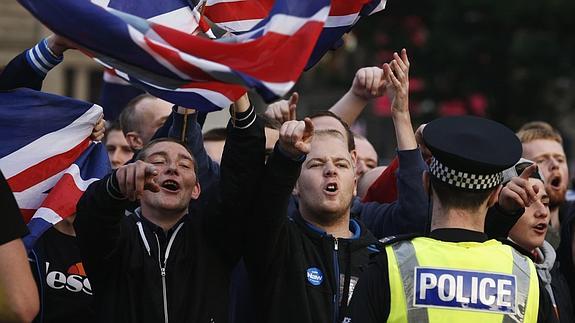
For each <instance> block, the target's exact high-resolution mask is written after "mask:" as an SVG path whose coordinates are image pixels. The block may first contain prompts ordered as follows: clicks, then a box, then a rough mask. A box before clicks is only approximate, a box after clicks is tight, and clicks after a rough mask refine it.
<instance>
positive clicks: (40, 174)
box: [0, 89, 110, 248]
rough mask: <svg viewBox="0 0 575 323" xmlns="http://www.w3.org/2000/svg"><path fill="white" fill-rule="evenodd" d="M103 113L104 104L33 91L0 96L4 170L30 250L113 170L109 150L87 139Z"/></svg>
mask: <svg viewBox="0 0 575 323" xmlns="http://www.w3.org/2000/svg"><path fill="white" fill-rule="evenodd" d="M101 113H102V108H101V107H100V106H97V105H94V104H91V103H87V102H83V101H78V100H74V99H70V98H66V97H61V96H57V95H53V94H47V93H42V92H37V91H33V90H30V89H18V90H13V91H8V92H0V169H1V170H2V173H4V176H5V177H6V179H7V180H8V184H9V185H10V188H11V189H12V191H13V192H14V196H15V197H16V201H17V202H18V206H19V207H20V211H21V212H22V215H23V216H24V219H25V221H26V222H27V223H28V228H29V229H30V234H29V235H28V236H26V237H25V238H24V243H25V244H26V247H27V248H31V247H33V245H34V243H35V241H36V239H37V238H38V237H40V236H41V235H42V233H44V232H45V231H46V230H47V229H48V228H50V227H51V226H52V225H54V224H56V223H58V222H59V221H61V220H62V219H64V218H66V217H68V216H70V215H73V214H75V213H76V203H77V202H78V199H79V198H80V196H81V195H82V193H83V192H84V191H85V190H86V188H87V187H88V185H89V184H90V183H92V182H94V181H96V180H98V179H100V178H102V177H104V175H106V174H108V173H109V172H110V162H109V160H108V155H107V153H106V150H105V148H104V147H103V145H102V144H101V143H93V142H91V141H90V139H89V136H90V134H91V132H92V129H93V127H94V125H95V124H96V122H97V120H98V118H99V117H100V115H101Z"/></svg>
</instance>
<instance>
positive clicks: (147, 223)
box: [134, 207, 188, 239]
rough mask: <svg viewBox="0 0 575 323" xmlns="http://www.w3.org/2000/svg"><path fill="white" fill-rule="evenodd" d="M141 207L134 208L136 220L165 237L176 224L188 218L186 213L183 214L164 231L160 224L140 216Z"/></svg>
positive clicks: (173, 229) (174, 228)
mask: <svg viewBox="0 0 575 323" xmlns="http://www.w3.org/2000/svg"><path fill="white" fill-rule="evenodd" d="M141 212H142V211H141V209H140V208H139V207H138V208H137V209H135V210H134V216H135V217H136V218H137V220H138V221H141V222H142V223H143V224H144V225H145V226H146V227H147V228H148V229H149V230H150V231H152V232H154V233H156V234H162V235H165V237H166V238H168V239H169V238H170V236H171V235H172V233H174V231H175V230H176V228H177V227H178V225H179V224H180V223H182V222H184V221H186V219H187V218H188V214H186V215H184V216H183V217H182V218H181V219H180V220H179V221H178V222H176V223H175V224H174V225H173V226H172V227H171V228H170V229H169V230H168V231H167V232H165V233H164V229H163V228H162V227H160V226H157V225H155V224H154V223H152V222H151V221H150V220H148V219H146V217H145V216H142V213H141Z"/></svg>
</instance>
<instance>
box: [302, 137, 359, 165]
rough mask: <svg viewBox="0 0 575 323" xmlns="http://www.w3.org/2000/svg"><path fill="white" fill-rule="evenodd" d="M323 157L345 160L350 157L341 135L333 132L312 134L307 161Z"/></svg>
mask: <svg viewBox="0 0 575 323" xmlns="http://www.w3.org/2000/svg"><path fill="white" fill-rule="evenodd" d="M324 156H332V157H333V156H338V157H344V158H346V159H349V158H350V157H351V155H350V153H349V151H348V149H347V142H346V141H345V140H344V138H343V135H341V134H339V132H333V131H330V132H323V131H320V132H316V133H315V134H314V137H313V140H312V142H311V150H310V152H309V154H308V159H310V158H316V157H324Z"/></svg>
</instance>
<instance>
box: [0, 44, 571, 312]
mask: <svg viewBox="0 0 575 323" xmlns="http://www.w3.org/2000/svg"><path fill="white" fill-rule="evenodd" d="M69 47H70V45H69V44H68V43H67V42H66V41H65V40H63V39H61V38H60V37H58V36H55V35H52V36H50V37H48V38H47V39H45V40H43V41H41V42H40V43H39V44H38V45H36V46H35V47H33V48H32V49H29V50H27V51H25V52H23V53H22V54H21V55H19V56H17V57H16V58H14V59H13V60H12V61H11V62H10V63H9V64H8V65H7V66H6V67H5V68H4V70H3V71H2V73H1V74H0V90H4V91H7V90H11V89H15V88H19V87H28V88H31V89H35V90H40V89H41V85H42V82H43V79H44V77H45V76H46V73H47V71H48V70H49V69H50V68H52V67H54V66H55V65H57V64H58V63H59V62H61V61H62V59H63V56H62V55H63V53H64V51H66V50H67V49H68V48H69ZM38 65H42V66H40V67H41V68H39V66H38ZM48 65H49V66H48ZM409 71H410V62H409V59H408V55H407V52H406V50H405V49H404V50H402V51H400V52H398V53H395V54H394V55H393V59H392V61H391V62H388V63H386V64H384V65H383V66H381V67H366V68H362V69H360V70H358V71H357V73H356V75H355V78H354V80H353V82H352V85H351V87H350V90H349V91H348V92H347V93H346V94H345V95H344V96H343V97H342V98H341V99H340V100H339V101H338V102H337V103H336V104H334V105H333V106H332V107H330V108H329V109H328V110H325V111H321V112H318V113H315V114H314V115H310V116H306V117H303V116H298V115H297V104H298V100H299V94H297V93H294V94H292V95H291V97H290V98H289V99H288V100H282V101H279V102H276V103H274V104H271V105H270V106H268V107H267V109H266V110H265V112H264V113H263V114H261V115H260V114H257V113H256V111H255V109H254V107H253V106H252V105H251V103H250V101H249V98H248V96H247V95H244V96H243V97H242V98H240V99H239V100H238V101H236V102H235V103H234V104H233V105H232V106H231V107H230V116H231V117H230V121H229V123H228V125H227V127H226V128H221V129H214V130H211V131H209V132H206V133H205V134H203V135H202V126H201V123H200V121H199V118H198V113H197V112H196V111H194V110H192V109H184V108H182V107H178V106H173V105H172V104H171V103H169V102H166V101H164V100H161V99H159V98H156V97H153V96H151V95H149V94H143V95H140V96H137V97H135V98H133V99H132V100H131V101H130V102H129V103H128V104H127V105H126V106H125V108H123V110H122V111H121V112H120V113H119V117H118V118H117V120H108V119H106V116H103V119H106V120H107V121H106V123H107V127H105V132H104V120H103V119H102V120H101V121H99V122H98V123H97V124H96V125H95V126H94V130H93V133H92V135H91V138H92V139H93V140H96V141H99V140H102V142H103V143H104V144H105V146H106V148H107V151H108V156H109V160H110V163H111V166H112V169H113V172H111V173H110V174H108V175H107V176H106V177H104V178H102V179H101V180H99V181H96V182H94V183H93V184H91V185H90V186H89V187H88V189H87V190H86V191H85V193H84V194H83V196H82V197H81V199H80V201H79V203H78V204H77V206H76V215H75V216H72V217H69V218H67V219H65V220H64V221H61V222H60V223H58V224H57V225H55V226H54V227H53V228H51V229H49V230H48V231H47V232H46V233H45V234H44V235H43V236H42V237H41V238H40V239H39V240H38V241H37V243H36V245H35V247H34V248H33V249H32V250H29V251H28V253H27V254H26V251H25V249H24V247H23V245H22V243H21V242H20V238H22V237H23V236H24V235H26V233H27V229H26V227H25V225H24V223H23V220H22V218H21V216H20V214H19V210H18V206H17V205H16V202H15V200H14V197H13V196H12V194H11V192H10V189H9V187H8V185H7V183H6V181H5V179H4V177H2V178H1V182H0V184H1V186H0V189H1V192H0V194H1V201H2V202H1V205H2V207H3V209H4V212H3V213H4V215H3V221H4V222H3V223H4V225H3V226H2V229H0V321H21V322H30V321H34V322H206V323H218V322H238V323H239V322H309V323H312V322H313V323H320V322H322V323H328V322H346V323H349V322H359V323H363V322H374V323H375V322H462V321H469V322H575V316H574V313H573V304H572V299H573V298H574V297H575V295H573V294H574V291H575V264H574V262H573V253H572V252H573V218H574V216H573V214H572V212H573V211H574V210H575V209H573V208H572V206H571V204H570V203H569V202H566V200H565V195H566V192H567V185H568V182H569V175H568V170H567V161H566V157H565V152H564V150H563V147H562V143H563V142H562V138H561V135H560V134H559V133H558V131H557V130H555V129H554V128H553V127H551V126H550V125H549V124H546V123H543V122H532V123H529V124H526V125H525V126H523V127H522V128H521V129H520V130H519V131H518V132H517V134H515V133H513V132H512V131H511V130H509V129H508V128H506V127H505V126H503V125H501V124H499V123H497V122H494V121H490V120H487V119H482V118H477V117H469V116H463V117H450V118H440V119H437V120H433V121H431V122H430V123H428V124H427V125H422V126H421V127H419V128H418V129H417V131H414V129H413V127H412V121H411V117H410V112H409ZM382 95H389V96H390V98H391V102H392V103H391V113H392V120H393V125H394V129H395V136H396V138H395V139H396V141H397V156H396V158H395V159H394V160H393V161H392V162H391V163H390V164H389V165H378V156H377V152H376V150H375V149H374V147H373V146H372V145H371V144H370V143H369V141H368V140H367V139H366V138H364V137H362V136H360V135H359V134H354V133H352V131H351V130H350V128H349V125H350V124H352V123H353V122H354V121H355V119H357V118H358V116H359V115H360V114H361V112H362V110H363V108H364V107H365V106H366V105H367V104H368V103H369V102H370V100H372V99H374V98H377V97H379V96H382Z"/></svg>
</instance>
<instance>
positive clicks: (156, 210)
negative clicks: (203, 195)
mask: <svg viewBox="0 0 575 323" xmlns="http://www.w3.org/2000/svg"><path fill="white" fill-rule="evenodd" d="M246 102H247V100H244V101H243V103H242V102H238V104H237V107H238V108H237V111H236V113H235V118H236V120H235V121H234V122H231V123H230V125H229V126H228V132H229V133H228V144H227V145H226V149H225V151H224V156H223V158H222V165H221V182H220V184H221V189H220V196H221V198H219V199H215V200H214V201H211V202H210V203H208V204H209V205H210V207H209V210H206V209H200V210H198V212H195V213H193V214H190V213H188V203H189V202H190V201H191V200H192V199H195V198H197V197H198V196H199V194H200V186H199V184H198V181H197V178H196V170H195V167H196V166H195V161H194V159H193V156H192V154H191V153H190V152H189V151H188V150H187V149H186V147H185V146H183V145H181V144H180V143H177V142H175V141H173V140H160V141H152V142H151V143H150V144H149V145H148V146H147V147H146V148H144V149H143V150H142V151H141V152H140V155H139V160H138V161H137V162H135V163H133V164H129V165H126V166H123V167H121V168H119V169H118V170H117V171H116V172H115V173H113V174H111V175H110V176H109V177H106V178H104V179H103V180H101V181H98V182H95V183H94V184H92V185H91V186H90V187H89V188H88V190H87V191H86V193H85V194H84V195H83V197H82V199H81V200H80V202H79V203H78V214H77V218H76V221H75V223H74V225H75V227H76V232H77V236H78V240H79V243H80V249H81V251H82V254H83V257H84V263H85V266H86V271H87V273H88V275H89V276H90V279H91V282H92V287H93V289H94V294H95V297H96V306H97V310H96V312H97V313H98V315H99V319H100V320H101V321H104V322H162V321H163V322H168V321H171V322H206V323H209V322H227V317H228V312H227V307H228V284H229V272H230V270H231V269H232V268H233V266H234V264H235V262H236V261H237V258H238V255H239V252H240V251H239V245H240V244H239V243H238V242H239V241H240V240H241V236H240V234H241V227H242V226H241V221H242V220H243V214H244V213H245V212H246V209H245V207H246V205H249V204H251V201H249V200H248V198H246V196H247V197H250V196H253V195H254V194H253V190H255V183H257V182H258V181H257V178H256V177H257V173H258V172H259V170H258V168H257V167H251V168H241V166H242V165H255V164H259V163H262V164H263V159H264V155H265V151H264V143H265V138H264V132H263V124H262V122H261V121H260V120H259V119H255V118H256V117H255V113H254V111H253V108H252V107H249V103H246ZM246 105H247V106H246ZM244 194H245V195H244ZM137 198H139V199H140V204H141V207H140V208H138V209H137V210H136V212H135V213H132V214H130V215H129V216H124V212H125V208H126V206H127V204H128V203H129V200H134V199H137ZM232 212H233V215H232V216H226V217H225V218H224V216H223V214H230V213H232Z"/></svg>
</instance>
